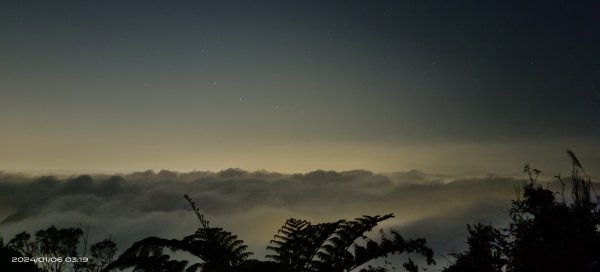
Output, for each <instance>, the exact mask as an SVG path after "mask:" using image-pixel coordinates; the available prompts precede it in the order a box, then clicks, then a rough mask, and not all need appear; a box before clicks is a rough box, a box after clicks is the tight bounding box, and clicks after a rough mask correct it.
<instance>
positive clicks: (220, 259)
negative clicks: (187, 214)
mask: <svg viewBox="0 0 600 272" xmlns="http://www.w3.org/2000/svg"><path fill="white" fill-rule="evenodd" d="M185 198H186V199H187V200H188V202H189V203H190V205H191V206H192V208H193V209H194V212H195V213H196V215H197V216H198V220H199V221H200V225H201V226H200V228H198V230H197V231H196V233H194V234H192V235H189V236H186V237H184V238H183V239H181V240H178V239H170V240H168V239H163V238H158V237H148V238H145V239H143V240H141V241H138V242H136V243H134V244H133V245H132V246H131V247H130V248H129V249H127V250H126V251H125V252H124V253H123V254H121V256H119V258H118V259H117V260H115V261H114V262H112V263H111V264H110V265H108V266H107V267H106V269H105V271H108V270H112V269H125V268H129V267H133V268H134V270H133V271H198V270H200V271H215V272H221V271H232V270H233V269H235V268H237V267H238V266H239V265H240V264H242V263H243V262H244V261H245V260H247V259H248V257H249V256H250V255H251V254H252V253H251V252H248V251H246V249H247V246H246V245H245V244H244V243H243V241H242V240H238V239H237V236H236V235H233V234H232V233H231V232H227V231H225V230H223V229H222V228H211V227H210V226H209V221H208V220H206V219H205V218H204V215H203V214H202V213H200V211H199V209H198V208H197V207H196V204H195V203H194V201H192V199H191V198H189V197H188V196H187V195H185ZM164 248H168V249H170V250H172V251H185V252H188V253H190V254H192V255H194V256H196V257H198V258H199V259H200V260H201V261H202V262H199V263H195V264H193V265H190V266H187V261H175V260H170V257H169V256H168V255H165V254H163V249H164Z"/></svg>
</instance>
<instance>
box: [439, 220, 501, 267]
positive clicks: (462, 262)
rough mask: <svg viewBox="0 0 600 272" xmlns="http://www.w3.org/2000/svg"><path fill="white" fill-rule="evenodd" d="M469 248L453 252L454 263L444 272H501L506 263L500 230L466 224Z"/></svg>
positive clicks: (487, 226)
mask: <svg viewBox="0 0 600 272" xmlns="http://www.w3.org/2000/svg"><path fill="white" fill-rule="evenodd" d="M467 229H468V230H469V238H468V239H467V244H468V245H469V249H468V250H467V252H465V253H462V254H454V257H456V263H455V264H454V265H453V266H451V267H449V268H448V269H446V270H445V271H446V272H502V267H504V266H505V265H506V263H507V260H506V258H505V256H504V247H505V239H504V237H503V235H502V234H501V232H500V230H497V229H496V228H494V227H492V226H489V225H482V224H477V225H474V226H471V225H467Z"/></svg>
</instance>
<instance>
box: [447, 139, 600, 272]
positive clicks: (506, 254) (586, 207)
mask: <svg viewBox="0 0 600 272" xmlns="http://www.w3.org/2000/svg"><path fill="white" fill-rule="evenodd" d="M567 154H568V155H569V158H570V159H571V161H572V171H571V184H572V190H571V199H572V203H567V202H566V200H565V197H564V184H565V182H564V181H563V180H562V178H561V177H560V175H559V176H557V178H558V179H559V182H560V183H561V184H563V192H561V193H560V195H561V199H560V200H557V199H556V197H555V195H557V194H556V193H554V192H552V191H550V190H548V189H544V188H542V187H541V186H540V185H538V184H537V177H538V174H539V173H540V171H539V170H537V169H531V168H530V166H529V165H528V164H526V165H525V168H524V172H525V173H527V174H528V176H529V182H528V183H526V184H523V186H522V189H519V190H517V199H516V200H513V202H512V207H511V209H510V210H509V216H510V218H511V221H512V222H511V223H510V225H509V227H508V228H507V229H505V230H504V231H503V233H500V232H497V231H494V230H484V231H482V230H481V229H480V230H477V229H476V231H472V229H469V232H470V238H469V242H468V243H469V248H470V249H469V250H468V251H467V252H466V253H464V254H458V255H457V261H456V263H455V264H454V265H452V266H450V267H449V268H447V269H446V270H445V271H447V272H458V271H487V270H480V269H482V268H481V267H485V266H486V262H495V263H496V264H502V262H504V260H506V262H505V265H504V266H502V267H501V268H502V269H505V271H508V272H538V271H539V272H553V271H573V272H591V271H600V209H599V207H598V202H594V201H593V199H592V191H594V188H593V185H592V183H591V180H590V178H589V176H588V175H587V174H586V173H585V170H584V169H583V167H582V166H581V163H580V162H579V160H578V159H577V157H576V156H575V154H573V152H571V151H567ZM594 195H595V196H596V199H598V195H597V194H596V193H595V192H594ZM473 241H482V242H483V243H482V244H483V248H484V249H485V248H486V247H489V249H491V250H481V249H480V250H472V246H474V245H473V244H472V242H473ZM477 243H479V242H477ZM486 260H487V261H486ZM493 268H494V269H496V270H489V271H503V270H502V269H500V268H498V267H497V266H495V265H494V267H493Z"/></svg>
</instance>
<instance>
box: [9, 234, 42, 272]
mask: <svg viewBox="0 0 600 272" xmlns="http://www.w3.org/2000/svg"><path fill="white" fill-rule="evenodd" d="M21 257H23V255H22V254H21V253H20V252H19V251H17V250H16V249H14V248H10V247H8V246H7V245H5V244H4V240H2V239H1V238H0V264H2V271H19V272H39V271H40V270H39V269H38V267H37V266H36V265H35V264H34V263H30V262H20V261H19V259H18V258H21ZM13 258H17V261H16V262H14V261H13Z"/></svg>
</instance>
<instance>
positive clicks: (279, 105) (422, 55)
mask: <svg viewBox="0 0 600 272" xmlns="http://www.w3.org/2000/svg"><path fill="white" fill-rule="evenodd" d="M598 18H600V7H599V4H597V3H595V1H528V2H526V3H524V2H523V1H494V2H489V1H1V2H0V41H1V42H0V94H1V99H0V127H2V133H0V167H1V168H2V170H8V171H23V172H31V171H38V172H40V171H41V172H44V171H46V172H58V171H75V172H87V171H92V172H111V171H131V170H142V169H162V168H168V169H176V170H193V169H199V170H218V169H225V168H229V167H241V168H245V169H268V170H273V171H283V172H297V171H300V172H305V171H309V170H313V169H335V170H348V169H370V170H374V171H394V170H403V169H414V168H418V169H423V170H427V171H439V172H510V171H518V170H519V169H520V165H521V164H522V163H523V162H525V161H533V162H539V163H540V164H544V165H546V166H548V167H552V166H554V165H563V162H564V156H563V153H562V152H563V150H564V149H565V148H567V147H568V148H573V149H574V150H575V151H576V153H577V154H578V155H579V156H580V157H581V159H582V161H584V164H587V165H589V166H591V167H593V168H600V157H599V156H600V155H598V154H600V140H599V139H600V57H599V56H600V46H599V45H600V20H599V19H598ZM584 166H585V165H584Z"/></svg>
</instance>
